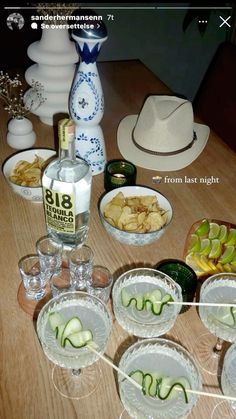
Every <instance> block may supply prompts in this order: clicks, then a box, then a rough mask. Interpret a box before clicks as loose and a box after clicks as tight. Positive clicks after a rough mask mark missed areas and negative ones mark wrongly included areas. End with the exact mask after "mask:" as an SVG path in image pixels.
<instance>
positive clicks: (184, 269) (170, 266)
mask: <svg viewBox="0 0 236 419" xmlns="http://www.w3.org/2000/svg"><path fill="white" fill-rule="evenodd" d="M156 269H157V270H158V271H161V272H164V273H165V274H167V275H169V276H170V277H171V278H172V279H173V280H174V281H175V282H177V284H179V285H180V286H181V289H182V295H183V302H192V301H193V299H194V296H195V292H196V288H197V275H196V273H195V272H194V270H193V269H192V268H191V267H190V266H189V265H187V264H186V263H185V262H183V261H182V260H178V259H169V260H164V261H162V262H160V263H158V264H157V265H156ZM188 308H189V306H184V305H183V307H182V309H181V311H180V313H184V312H185V311H187V310H188Z"/></svg>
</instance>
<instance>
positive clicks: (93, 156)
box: [76, 133, 106, 172]
mask: <svg viewBox="0 0 236 419" xmlns="http://www.w3.org/2000/svg"><path fill="white" fill-rule="evenodd" d="M80 149H82V150H83V153H81V152H80ZM76 156H77V157H80V158H83V159H84V160H86V161H87V163H88V164H89V165H90V167H91V170H92V172H102V171H103V170H104V166H105V163H106V158H105V155H104V147H103V146H102V145H101V141H100V139H99V138H96V137H93V138H88V137H87V136H86V135H85V134H84V133H81V134H80V135H78V136H77V138H76Z"/></svg>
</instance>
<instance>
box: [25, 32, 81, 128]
mask: <svg viewBox="0 0 236 419" xmlns="http://www.w3.org/2000/svg"><path fill="white" fill-rule="evenodd" d="M27 54H28V56H29V58H30V59H31V60H32V61H34V62H35V63H36V64H33V65H32V66H31V67H29V68H28V69H27V70H26V73H25V79H26V81H27V83H28V84H29V85H32V81H33V80H35V81H39V82H40V83H41V84H42V85H43V88H44V92H43V97H45V98H46V100H45V102H44V103H43V104H42V105H40V106H39V107H37V101H36V102H35V98H32V99H33V100H34V102H35V106H34V107H33V109H32V110H31V111H32V112H33V113H34V114H35V115H38V116H39V118H40V120H41V121H42V122H43V123H45V124H48V125H53V123H54V116H55V115H56V114H60V113H68V99H69V91H70V88H71V84H72V80H73V76H74V72H75V63H76V62H77V61H78V54H77V53H76V48H75V44H74V42H73V41H70V39H69V33H68V30H67V29H63V28H62V29H56V28H53V29H52V28H51V27H49V28H45V29H43V31H42V37H41V39H40V40H39V41H36V42H34V43H33V44H31V45H30V46H29V47H28V50H27ZM30 94H31V89H29V90H28V91H27V93H26V98H27V99H29V97H30ZM55 122H56V121H55Z"/></svg>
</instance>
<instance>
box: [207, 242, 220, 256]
mask: <svg viewBox="0 0 236 419" xmlns="http://www.w3.org/2000/svg"><path fill="white" fill-rule="evenodd" d="M220 255H221V242H220V240H219V239H213V240H212V242H211V251H210V253H209V255H208V257H209V258H210V259H217V258H219V257H220Z"/></svg>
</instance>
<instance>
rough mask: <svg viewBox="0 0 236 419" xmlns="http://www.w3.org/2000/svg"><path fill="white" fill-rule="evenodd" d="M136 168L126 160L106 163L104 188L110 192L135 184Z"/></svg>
mask: <svg viewBox="0 0 236 419" xmlns="http://www.w3.org/2000/svg"><path fill="white" fill-rule="evenodd" d="M136 172H137V171H136V167H135V166H134V165H133V163H131V162H129V161H127V160H119V159H114V160H110V161H108V162H107V164H106V166H105V172H104V188H105V189H106V191H107V192H108V191H110V190H112V189H115V188H119V187H121V186H132V185H135V182H136Z"/></svg>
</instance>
